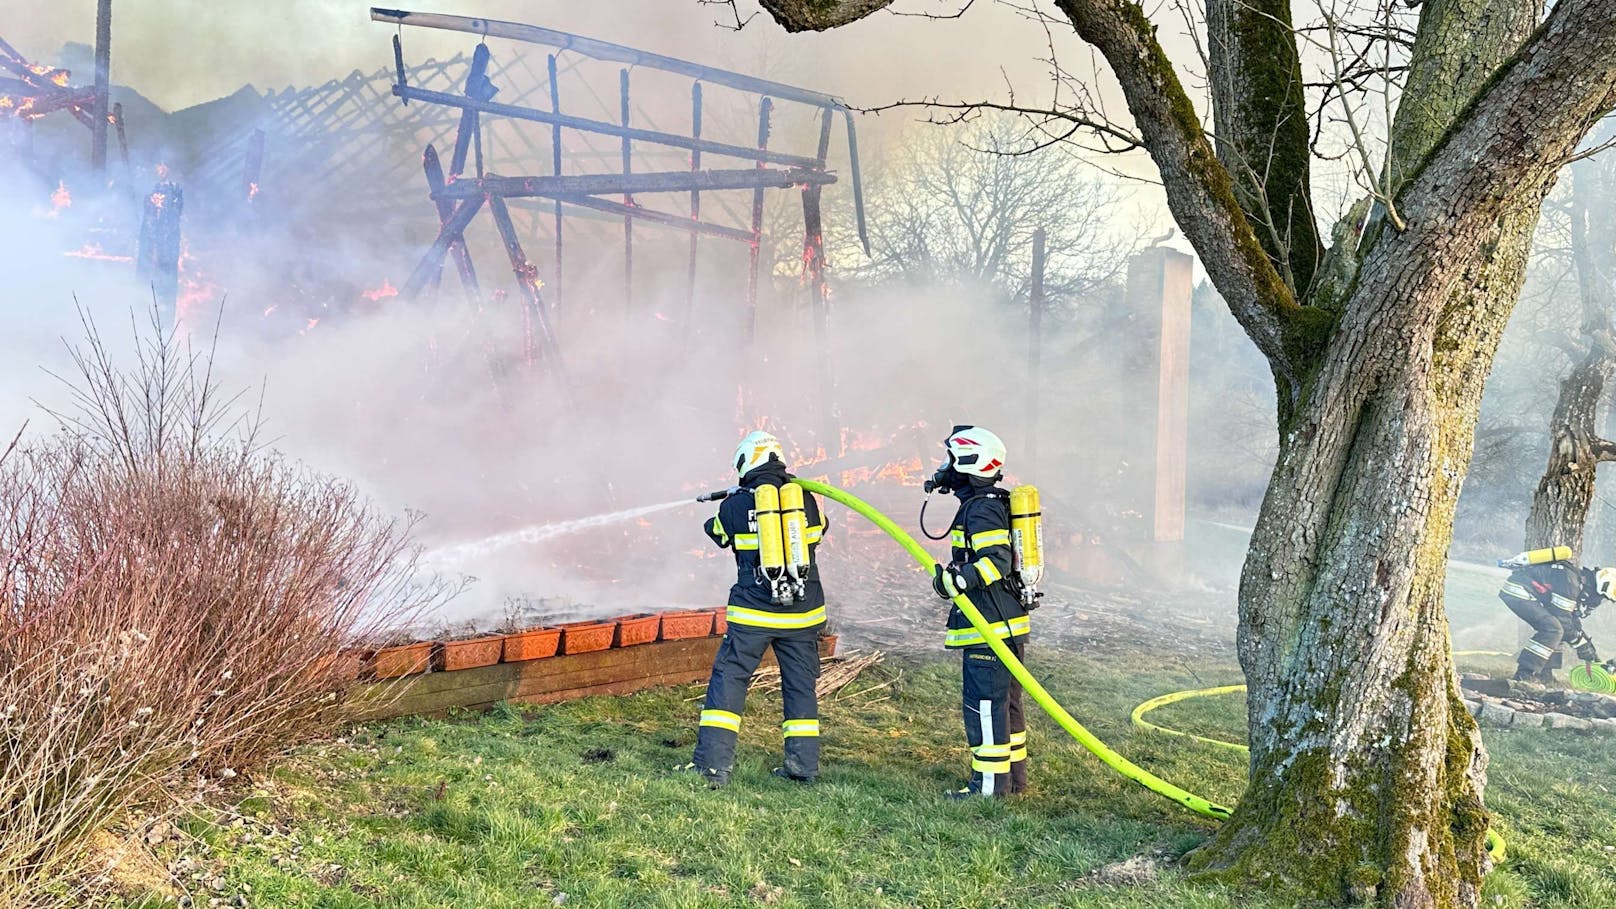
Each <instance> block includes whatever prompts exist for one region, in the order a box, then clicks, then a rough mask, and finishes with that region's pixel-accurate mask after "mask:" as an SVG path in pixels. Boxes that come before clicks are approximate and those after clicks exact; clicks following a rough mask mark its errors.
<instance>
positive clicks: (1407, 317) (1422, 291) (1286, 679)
mask: <svg viewBox="0 0 1616 909" xmlns="http://www.w3.org/2000/svg"><path fill="white" fill-rule="evenodd" d="M1535 22H1536V10H1535V9H1534V5H1533V4H1531V3H1519V2H1515V0H1441V2H1432V3H1429V4H1427V6H1426V7H1425V9H1424V11H1423V14H1422V19H1421V27H1420V32H1421V35H1422V36H1440V35H1443V34H1450V33H1454V32H1456V31H1461V32H1462V31H1465V30H1466V29H1469V30H1470V34H1471V36H1472V40H1469V41H1467V42H1465V43H1464V44H1462V45H1459V46H1458V47H1461V48H1462V53H1461V52H1458V49H1457V48H1456V46H1455V45H1454V44H1453V43H1451V42H1448V41H1438V40H1436V39H1435V38H1427V41H1426V42H1425V43H1424V44H1423V47H1422V48H1417V49H1416V51H1415V56H1414V59H1413V61H1412V67H1411V75H1410V83H1409V86H1408V89H1407V93H1406V96H1405V97H1407V98H1410V99H1417V100H1412V101H1405V105H1404V106H1403V107H1402V108H1401V109H1400V110H1399V116H1398V121H1397V123H1396V124H1395V126H1394V130H1393V135H1394V142H1393V148H1392V153H1391V158H1390V160H1389V161H1388V162H1387V165H1386V166H1387V168H1388V169H1389V170H1390V171H1391V173H1392V174H1393V178H1394V180H1395V181H1396V182H1395V184H1394V185H1397V186H1399V187H1400V186H1402V185H1403V184H1405V183H1406V182H1407V180H1408V179H1410V177H1411V176H1412V175H1413V174H1414V173H1416V172H1417V166H1418V164H1419V163H1420V162H1422V161H1423V160H1424V159H1425V158H1426V157H1427V156H1428V155H1429V154H1430V153H1431V151H1432V149H1433V147H1434V146H1435V145H1436V144H1437V143H1438V142H1440V141H1442V140H1443V139H1444V138H1445V137H1446V136H1447V135H1448V133H1449V131H1450V130H1451V129H1452V128H1453V125H1454V122H1455V120H1456V119H1457V118H1458V116H1459V114H1460V113H1461V112H1462V111H1463V110H1464V109H1465V107H1467V106H1468V104H1469V103H1470V101H1471V100H1472V98H1473V97H1474V95H1475V93H1476V92H1477V91H1479V90H1480V88H1481V87H1482V85H1483V83H1484V82H1485V80H1486V78H1487V76H1488V75H1489V74H1491V73H1492V72H1494V70H1496V68H1497V67H1498V66H1499V64H1501V63H1502V62H1503V61H1504V60H1506V59H1507V58H1508V57H1509V56H1510V55H1511V54H1512V53H1513V52H1514V51H1515V49H1516V48H1517V47H1518V46H1519V45H1520V43H1521V42H1522V41H1523V40H1524V39H1525V38H1526V37H1527V35H1528V34H1529V33H1530V31H1531V30H1532V28H1533V26H1534V25H1535ZM1398 140H1401V142H1402V144H1401V145H1399V144H1398ZM1545 191H1546V187H1545ZM1541 201H1542V192H1535V193H1529V194H1524V195H1520V196H1517V197H1516V198H1514V199H1512V200H1511V204H1510V205H1508V206H1506V207H1504V208H1502V209H1500V210H1499V212H1498V214H1497V215H1496V217H1494V218H1492V219H1487V220H1483V221H1478V222H1475V223H1474V224H1473V225H1472V226H1471V227H1470V230H1469V232H1470V236H1468V237H1464V238H1461V237H1458V236H1455V235H1449V236H1444V237H1443V238H1442V242H1458V243H1460V244H1461V245H1464V246H1467V247H1470V248H1474V249H1476V250H1478V251H1481V250H1484V251H1486V253H1487V254H1486V255H1483V256H1480V257H1472V258H1470V259H1469V260H1467V261H1466V262H1464V263H1457V264H1456V263H1449V264H1447V265H1446V266H1437V267H1438V268H1445V269H1448V270H1453V271H1455V272H1457V280H1456V281H1455V282H1454V283H1453V284H1452V285H1450V286H1449V287H1448V289H1446V290H1445V291H1434V290H1431V289H1429V287H1428V286H1427V287H1426V288H1415V287H1412V286H1406V285H1404V283H1403V282H1404V280H1405V278H1404V277H1391V276H1387V284H1386V285H1385V286H1383V287H1381V288H1379V289H1378V290H1377V291H1375V293H1377V294H1378V295H1380V298H1379V299H1377V298H1376V297H1373V296H1371V297H1369V298H1366V297H1365V294H1364V288H1362V287H1360V288H1359V289H1358V291H1357V292H1356V293H1355V294H1353V296H1352V298H1351V299H1349V300H1347V301H1346V302H1347V304H1348V305H1347V306H1346V307H1345V308H1344V315H1343V317H1342V322H1341V324H1340V325H1339V327H1338V331H1337V335H1336V337H1335V338H1334V339H1333V340H1332V343H1331V345H1330V348H1329V350H1328V352H1327V354H1326V357H1325V359H1324V363H1323V365H1322V368H1321V370H1320V372H1319V374H1318V377H1317V379H1316V382H1315V384H1314V386H1313V389H1314V390H1313V395H1312V396H1311V399H1310V400H1308V401H1306V402H1305V403H1304V404H1303V405H1302V406H1301V407H1300V408H1299V409H1298V412H1297V416H1296V420H1295V421H1293V422H1292V423H1291V424H1290V425H1289V426H1282V432H1283V435H1282V438H1281V453H1280V457H1279V460H1278V463H1277V465H1276V468H1275V473H1274V477H1273V480H1272V481H1271V482H1270V485H1269V493H1268V497H1267V499H1266V501H1265V502H1264V506H1263V510H1262V513H1261V516H1260V518H1259V523H1258V529H1257V533H1256V534H1255V535H1254V537H1253V540H1252V548H1251V551H1250V553H1249V554H1248V558H1247V563H1246V566H1245V570H1244V572H1243V574H1242V582H1241V597H1240V601H1241V602H1240V606H1241V627H1240V634H1239V646H1240V659H1241V664H1242V667H1243V668H1244V669H1245V672H1246V680H1247V685H1248V692H1249V693H1248V708H1249V715H1250V726H1251V744H1252V759H1251V784H1250V788H1249V789H1248V790H1247V793H1246V796H1245V797H1244V798H1243V799H1242V801H1241V803H1240V806H1239V808H1238V810H1237V812H1236V816H1235V818H1234V819H1233V820H1232V821H1231V822H1230V823H1229V824H1228V825H1226V826H1225V828H1224V829H1223V830H1221V831H1220V832H1219V834H1218V836H1217V837H1216V838H1215V839H1214V840H1213V842H1212V843H1210V844H1209V845H1208V846H1207V847H1206V848H1205V849H1203V850H1202V853H1201V854H1200V855H1198V856H1197V858H1196V861H1197V863H1199V864H1200V865H1202V866H1203V867H1207V868H1217V869H1219V870H1220V872H1221V873H1223V874H1225V875H1229V876H1233V877H1235V878H1237V879H1247V880H1261V879H1268V880H1274V879H1275V878H1278V879H1280V880H1282V881H1283V882H1284V883H1285V884H1286V885H1287V886H1289V887H1291V888H1293V889H1295V890H1299V891H1302V892H1303V894H1304V895H1306V896H1309V897H1313V898H1322V899H1327V900H1342V899H1351V900H1354V901H1366V902H1367V901H1373V902H1375V903H1377V904H1381V905H1386V906H1396V907H1448V906H1467V907H1468V906H1475V905H1476V904H1477V901H1478V899H1479V896H1480V885H1481V876H1482V874H1483V873H1484V871H1485V869H1486V867H1487V858H1486V851H1485V848H1484V838H1485V833H1486V828H1487V821H1486V812H1485V810H1484V808H1483V801H1482V793H1483V790H1484V787H1485V784H1486V753H1485V751H1484V750H1483V748H1482V745H1481V740H1480V736H1479V733H1478V731H1477V729H1476V726H1475V723H1474V721H1473V720H1472V719H1471V718H1470V716H1469V714H1468V713H1467V712H1466V711H1465V709H1464V707H1463V703H1462V700H1461V698H1460V696H1459V692H1458V687H1457V683H1456V680H1455V678H1454V674H1453V667H1452V663H1451V660H1450V658H1449V636H1448V629H1447V616H1446V612H1445V609H1444V602H1443V586H1444V585H1443V579H1444V575H1445V572H1446V565H1447V548H1448V544H1449V542H1450V540H1451V536H1452V524H1453V514H1454V510H1455V507H1456V505H1457V501H1458V496H1459V491H1460V486H1461V483H1462V480H1463V477H1464V475H1465V473H1466V472H1467V470H1468V469H1469V463H1470V456H1471V451H1472V445H1473V439H1474V430H1475V423H1476V417H1477V414H1478V412H1479V408H1480V402H1481V396H1482V391H1483V386H1484V383H1485V379H1486V376H1487V374H1488V373H1489V372H1490V370H1491V368H1492V362H1493V357H1494V354H1495V353H1496V350H1497V345H1498V341H1499V338H1500V337H1501V336H1502V333H1503V328H1504V325H1505V323H1506V322H1507V320H1508V317H1509V313H1510V311H1511V310H1512V308H1513V306H1514V304H1515V301H1516V299H1517V298H1518V296H1519V292H1520V286H1521V282H1522V280H1523V277H1524V274H1525V265H1526V260H1527V255H1528V252H1529V250H1530V244H1531V237H1532V232H1533V227H1534V225H1535V224H1536V222H1537V218H1538V214H1539V210H1540V208H1541ZM1385 229H1386V228H1385V225H1384V224H1382V225H1381V230H1385ZM1378 237H1379V231H1371V232H1370V233H1369V235H1368V239H1367V240H1366V245H1367V246H1368V247H1369V252H1370V253H1373V252H1374V251H1375V248H1374V247H1375V244H1376V242H1377V238H1378ZM1427 261H1429V260H1427ZM1429 277H1430V274H1429V273H1426V274H1425V275H1423V276H1422V278H1423V279H1429ZM1387 297H1389V298H1390V300H1388V299H1386V298H1387ZM1400 297H1401V299H1399V298H1400ZM1393 314H1396V315H1395V316H1394V315H1393ZM1388 317H1390V318H1388ZM1325 717H1329V718H1331V720H1330V721H1328V722H1326V721H1325V720H1324V718H1325Z"/></svg>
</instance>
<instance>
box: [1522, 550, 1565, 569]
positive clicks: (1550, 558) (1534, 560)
mask: <svg viewBox="0 0 1616 909" xmlns="http://www.w3.org/2000/svg"><path fill="white" fill-rule="evenodd" d="M1569 561H1571V547H1570V546H1549V547H1546V548H1543V549H1534V550H1532V551H1531V552H1528V553H1527V554H1526V564H1528V565H1543V564H1545V563H1548V562H1569Z"/></svg>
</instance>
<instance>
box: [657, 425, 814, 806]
mask: <svg viewBox="0 0 1616 909" xmlns="http://www.w3.org/2000/svg"><path fill="white" fill-rule="evenodd" d="M731 466H733V467H734V468H735V473H736V475H737V476H738V477H739V478H740V483H739V484H738V485H736V486H733V487H730V488H729V489H725V490H720V491H719V492H715V493H709V494H707V495H704V496H701V497H700V498H699V499H698V501H703V502H712V501H718V502H720V503H721V504H720V505H719V507H718V514H716V515H714V516H713V517H712V518H710V519H709V520H708V521H707V522H706V523H705V525H704V528H703V529H704V530H706V532H707V535H708V536H709V537H710V538H711V539H712V541H713V542H714V543H716V544H717V545H718V546H720V547H723V548H726V549H730V550H732V551H733V552H734V553H735V568H736V579H735V583H734V585H732V586H731V587H730V592H729V607H728V609H726V610H725V614H726V617H727V619H728V621H729V630H728V632H727V633H726V634H725V635H724V641H723V643H722V644H720V645H719V648H718V655H717V656H716V657H714V659H713V672H712V677H711V679H710V680H709V681H708V683H707V699H706V702H705V704H703V707H702V711H701V721H700V726H699V727H698V730H697V735H696V750H695V753H694V754H693V755H692V756H691V761H690V763H689V764H686V765H685V767H684V769H685V770H688V771H690V772H693V773H697V774H700V775H701V776H702V777H703V778H704V779H705V780H706V781H707V784H708V785H709V786H711V787H713V788H715V789H716V788H718V787H721V786H724V785H726V784H728V782H729V778H730V772H731V771H732V770H733V768H734V764H735V740H736V737H737V736H738V735H739V734H740V730H741V711H742V708H743V707H744V705H745V703H746V689H747V687H748V685H750V684H751V681H752V674H753V673H754V672H756V671H757V668H758V663H759V662H760V661H761V660H762V659H763V654H764V651H766V650H768V649H769V648H771V647H772V648H773V650H774V656H775V659H776V660H777V661H778V662H779V664H780V693H781V697H782V700H783V701H784V711H785V717H784V722H783V723H782V724H781V728H780V731H781V734H782V737H783V738H784V740H785V746H784V748H785V762H784V764H783V765H782V766H780V767H778V768H776V769H775V771H774V774H775V775H776V776H778V777H781V778H784V779H787V780H791V781H793V782H799V783H811V782H813V781H814V779H815V778H816V777H818V775H819V701H818V696H817V695H816V693H815V691H814V683H815V681H816V680H817V679H818V678H819V646H818V645H819V631H820V629H822V628H823V627H824V625H825V591H824V588H823V587H822V586H821V585H820V582H819V574H818V571H817V569H816V568H815V566H814V563H813V562H814V549H815V547H817V546H818V545H819V542H820V540H821V539H823V537H824V533H825V526H826V524H825V518H824V516H823V514H822V513H821V512H820V509H819V502H818V501H817V500H816V499H815V498H814V497H813V496H812V495H807V494H805V493H804V492H803V490H802V489H801V487H799V486H796V485H795V484H793V483H792V482H791V480H792V477H791V475H790V474H788V473H787V472H786V463H785V453H784V450H783V449H782V448H781V447H780V440H779V439H776V438H775V437H774V436H772V435H770V434H769V433H766V432H753V433H749V434H748V435H747V436H746V437H745V438H743V439H742V440H741V443H740V445H739V446H737V447H736V449H735V455H734V457H733V458H732V460H731Z"/></svg>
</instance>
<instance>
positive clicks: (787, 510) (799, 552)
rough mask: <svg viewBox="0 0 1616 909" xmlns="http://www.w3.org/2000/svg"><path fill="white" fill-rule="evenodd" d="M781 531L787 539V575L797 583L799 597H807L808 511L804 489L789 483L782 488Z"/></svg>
mask: <svg viewBox="0 0 1616 909" xmlns="http://www.w3.org/2000/svg"><path fill="white" fill-rule="evenodd" d="M780 530H781V533H782V534H783V536H784V537H785V557H786V574H788V575H790V576H791V579H792V580H794V581H796V582H797V594H798V596H805V595H806V594H807V591H806V590H805V589H804V587H803V585H804V584H805V583H806V582H807V580H808V560H809V555H808V511H807V509H806V508H805V507H804V505H803V501H802V487H801V486H798V485H797V484H795V483H787V484H785V485H784V486H781V487H780Z"/></svg>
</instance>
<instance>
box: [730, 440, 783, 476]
mask: <svg viewBox="0 0 1616 909" xmlns="http://www.w3.org/2000/svg"><path fill="white" fill-rule="evenodd" d="M771 457H772V458H774V459H775V460H776V461H779V462H780V463H781V464H784V463H785V462H786V453H785V450H784V449H782V448H781V447H780V440H779V439H776V438H775V437H774V436H773V435H771V434H770V433H766V432H764V431H763V430H761V429H759V430H755V431H753V432H749V433H747V434H746V438H744V439H742V440H741V444H739V445H737V446H735V456H734V457H733V458H731V459H730V460H731V462H732V463H734V465H735V475H736V476H739V477H744V476H746V475H747V474H749V473H751V472H752V470H753V468H757V467H762V466H763V465H764V464H767V463H769V459H770V458H771Z"/></svg>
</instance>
